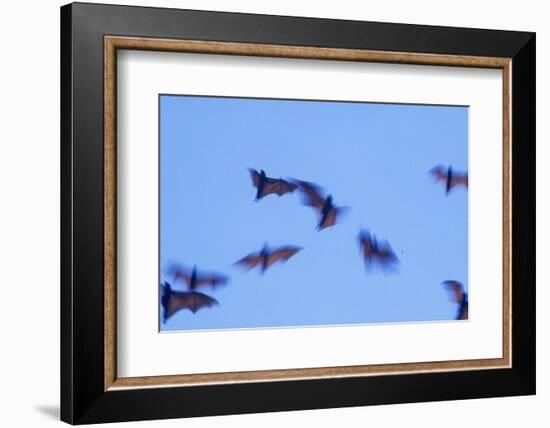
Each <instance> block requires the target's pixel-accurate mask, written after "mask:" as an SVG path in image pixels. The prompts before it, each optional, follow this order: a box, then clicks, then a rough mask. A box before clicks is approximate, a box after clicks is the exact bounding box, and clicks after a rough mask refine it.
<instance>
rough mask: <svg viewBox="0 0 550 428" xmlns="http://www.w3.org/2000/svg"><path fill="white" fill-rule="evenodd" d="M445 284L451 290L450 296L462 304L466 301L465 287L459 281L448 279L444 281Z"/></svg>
mask: <svg viewBox="0 0 550 428" xmlns="http://www.w3.org/2000/svg"><path fill="white" fill-rule="evenodd" d="M443 285H444V286H445V287H446V288H447V290H449V291H450V296H451V299H452V301H453V302H455V303H458V304H462V302H463V301H464V287H463V286H462V284H461V283H460V282H458V281H453V280H447V281H443Z"/></svg>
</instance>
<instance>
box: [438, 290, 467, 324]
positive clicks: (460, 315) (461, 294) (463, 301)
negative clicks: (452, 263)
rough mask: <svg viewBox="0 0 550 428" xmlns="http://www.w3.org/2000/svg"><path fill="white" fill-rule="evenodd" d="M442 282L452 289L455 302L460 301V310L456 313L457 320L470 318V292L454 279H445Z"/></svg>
mask: <svg viewBox="0 0 550 428" xmlns="http://www.w3.org/2000/svg"><path fill="white" fill-rule="evenodd" d="M442 284H443V285H444V286H445V288H447V290H449V291H450V295H451V299H452V301H453V302H455V303H458V311H457V313H456V319H457V320H467V319H468V293H466V292H465V291H464V286H463V285H462V284H461V283H460V282H458V281H454V280H447V281H443V282H442Z"/></svg>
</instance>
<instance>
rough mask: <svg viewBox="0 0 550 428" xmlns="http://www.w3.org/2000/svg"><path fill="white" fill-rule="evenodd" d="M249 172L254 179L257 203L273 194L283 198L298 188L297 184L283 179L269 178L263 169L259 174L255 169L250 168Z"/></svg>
mask: <svg viewBox="0 0 550 428" xmlns="http://www.w3.org/2000/svg"><path fill="white" fill-rule="evenodd" d="M248 171H249V172H250V177H251V178H252V184H253V185H254V187H255V188H256V201H258V200H260V199H262V198H263V197H264V196H267V195H271V194H272V193H275V194H277V195H279V196H283V195H284V194H286V193H292V192H294V190H295V189H296V187H297V186H296V184H294V183H290V182H288V181H286V180H283V179H282V178H270V177H268V176H267V175H266V174H265V171H264V170H263V169H262V170H261V171H260V172H258V171H256V170H255V169H251V168H249V169H248Z"/></svg>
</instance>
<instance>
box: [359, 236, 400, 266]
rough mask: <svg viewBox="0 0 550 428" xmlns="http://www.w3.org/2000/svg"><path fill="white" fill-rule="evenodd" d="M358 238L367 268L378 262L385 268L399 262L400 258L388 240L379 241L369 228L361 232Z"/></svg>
mask: <svg viewBox="0 0 550 428" xmlns="http://www.w3.org/2000/svg"><path fill="white" fill-rule="evenodd" d="M358 240H359V248H360V250H361V254H362V256H363V261H364V263H365V267H366V268H369V267H371V266H373V265H374V264H375V263H377V264H379V265H380V266H382V268H383V269H391V268H393V267H394V266H395V265H396V264H399V259H398V258H397V256H396V255H395V253H394V252H393V250H392V248H391V246H390V244H389V243H388V241H378V240H377V239H376V236H374V235H371V234H370V233H369V232H368V231H367V230H361V231H360V232H359V237H358Z"/></svg>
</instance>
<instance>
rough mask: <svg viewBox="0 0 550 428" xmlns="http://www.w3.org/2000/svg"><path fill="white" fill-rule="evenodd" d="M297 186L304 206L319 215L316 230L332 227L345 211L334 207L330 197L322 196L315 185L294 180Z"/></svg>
mask: <svg viewBox="0 0 550 428" xmlns="http://www.w3.org/2000/svg"><path fill="white" fill-rule="evenodd" d="M296 183H297V186H298V187H299V189H300V191H301V192H302V194H303V200H304V204H305V205H308V206H310V207H312V208H314V209H315V210H316V211H317V212H318V213H319V224H318V225H317V230H319V231H320V230H323V229H326V228H327V227H330V226H334V225H335V224H336V223H337V221H338V218H339V217H340V215H341V214H342V213H343V212H344V211H345V210H346V208H344V207H337V206H335V205H334V203H333V200H332V195H327V196H326V197H325V196H323V193H324V192H323V190H322V189H321V187H320V186H317V185H316V184H313V183H310V182H307V181H299V180H296Z"/></svg>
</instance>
